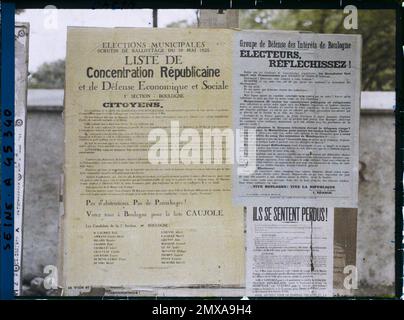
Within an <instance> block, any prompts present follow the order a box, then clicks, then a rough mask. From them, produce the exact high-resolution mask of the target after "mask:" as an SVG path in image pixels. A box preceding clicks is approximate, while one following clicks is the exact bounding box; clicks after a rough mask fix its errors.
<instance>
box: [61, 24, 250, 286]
mask: <svg viewBox="0 0 404 320" xmlns="http://www.w3.org/2000/svg"><path fill="white" fill-rule="evenodd" d="M231 38H232V32H231V31H229V30H220V31H219V30H203V29H182V30H181V29H169V30H168V29H158V30H153V29H134V28H133V29H132V28H114V29H106V28H69V30H68V38H67V39H68V40H67V60H66V94H65V115H64V116H65V126H66V129H65V130H66V132H65V134H66V141H65V144H66V148H65V215H64V249H63V252H64V256H63V276H64V282H65V283H64V285H65V289H66V290H67V291H66V292H69V290H75V289H83V290H85V289H89V288H90V287H105V286H132V287H136V286H140V287H142V286H154V287H166V286H194V285H196V286H198V285H202V286H211V285H215V286H223V287H229V286H241V285H243V283H244V235H243V234H244V233H243V211H242V207H234V206H233V205H232V201H231V165H230V164H209V165H207V164H202V163H201V164H197V163H191V164H186V163H184V162H187V159H188V158H187V154H188V153H189V152H187V150H182V149H181V148H182V147H183V145H185V144H187V141H183V140H181V139H182V138H181V139H179V140H178V136H180V137H181V133H182V132H183V129H184V128H193V129H196V130H197V131H198V132H199V133H200V134H201V138H200V141H201V144H202V141H203V139H202V131H203V129H206V128H211V129H213V128H218V129H220V130H224V129H226V128H231V124H232V101H231V99H232V92H231V90H232V85H231V81H232V60H231V59H229V57H231V50H232V39H231ZM184 69H187V70H189V71H184ZM170 70H171V71H170ZM176 70H179V71H176ZM181 70H182V71H181ZM212 70H213V71H212ZM217 70H218V71H217ZM181 72H182V73H181ZM189 74H190V76H187V75H189ZM156 128H159V130H160V131H157V135H158V133H164V132H166V133H167V140H168V149H169V150H167V154H168V156H169V158H168V162H167V163H161V164H158V165H155V164H151V163H150V161H149V152H150V150H151V148H152V147H153V145H155V144H156V143H158V142H159V141H160V142H161V137H162V136H159V137H160V140H159V138H156V135H154V136H153V135H151V131H152V130H153V129H156ZM154 132H155V133H156V131H154ZM192 132H194V131H192ZM150 137H152V138H153V137H154V138H156V139H155V140H153V139H152V142H150ZM176 144H178V146H177V147H178V148H176ZM188 151H189V150H188ZM212 153H214V151H212ZM159 154H160V155H161V154H165V152H164V150H160V153H159ZM202 154H203V152H202V151H201V153H200V159H202Z"/></svg>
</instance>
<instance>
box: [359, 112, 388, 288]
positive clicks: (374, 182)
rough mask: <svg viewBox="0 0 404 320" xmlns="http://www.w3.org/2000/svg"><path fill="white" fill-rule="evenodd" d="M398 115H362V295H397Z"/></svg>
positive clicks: (360, 254) (360, 280) (360, 250)
mask: <svg viewBox="0 0 404 320" xmlns="http://www.w3.org/2000/svg"><path fill="white" fill-rule="evenodd" d="M394 130H395V126H394V114H393V112H391V113H388V114H386V113H379V114H372V113H370V114H367V113H362V114H361V125H360V164H361V166H360V168H361V170H360V183H359V217H358V240H357V243H358V250H357V252H358V254H357V261H358V273H359V289H360V290H359V292H358V294H361V295H391V294H394V225H395V223H394V222H395V219H394V181H395V176H394V173H395V169H394V163H395V160H394V159H395V134H394Z"/></svg>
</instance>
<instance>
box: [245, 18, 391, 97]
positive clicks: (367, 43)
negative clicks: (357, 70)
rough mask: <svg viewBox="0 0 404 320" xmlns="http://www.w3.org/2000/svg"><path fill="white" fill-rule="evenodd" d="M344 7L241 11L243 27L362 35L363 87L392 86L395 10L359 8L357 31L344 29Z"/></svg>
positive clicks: (381, 88) (383, 87)
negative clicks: (341, 8) (335, 8)
mask: <svg viewBox="0 0 404 320" xmlns="http://www.w3.org/2000/svg"><path fill="white" fill-rule="evenodd" d="M346 16H347V15H346V14H344V13H343V10H244V11H242V14H241V22H240V27H241V28H243V29H280V30H302V31H311V32H319V33H356V34H361V35H362V41H363V44H362V47H363V48H362V90H364V91H379V90H386V91H389V90H391V91H393V90H394V89H395V12H394V11H393V10H358V30H346V29H345V28H344V25H343V22H344V19H345V17H346Z"/></svg>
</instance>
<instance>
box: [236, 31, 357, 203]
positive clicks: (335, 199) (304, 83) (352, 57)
mask: <svg viewBox="0 0 404 320" xmlns="http://www.w3.org/2000/svg"><path fill="white" fill-rule="evenodd" d="M360 52H361V38H360V36H357V35H329V34H310V33H299V32H267V31H265V32H239V33H236V34H235V41H234V50H233V59H234V70H233V72H234V79H233V80H234V86H235V87H236V88H237V90H234V91H233V98H234V110H233V114H234V126H235V128H240V129H244V131H245V132H246V133H247V130H255V132H256V141H252V140H251V141H249V138H250V137H251V136H252V135H251V134H248V138H245V141H241V142H240V143H239V147H238V149H237V151H238V154H239V157H240V158H241V161H240V159H239V166H240V163H241V164H242V163H243V157H244V156H245V155H246V154H248V156H247V157H245V159H246V160H245V161H244V168H243V170H240V169H239V168H236V169H235V170H234V172H233V196H234V199H235V201H236V202H237V203H239V204H244V205H249V206H256V205H266V204H267V203H268V201H270V203H271V204H272V205H280V206H282V205H283V206H288V205H290V204H291V203H292V204H298V205H306V206H313V205H316V206H325V207H343V208H355V207H357V203H358V150H359V146H358V136H359V111H360V110H359V109H360V103H359V99H360V92H361V88H360V63H361V59H360ZM246 136H247V134H246ZM244 149H245V150H244ZM255 154H256V156H255V159H254V161H251V159H252V157H251V155H255Z"/></svg>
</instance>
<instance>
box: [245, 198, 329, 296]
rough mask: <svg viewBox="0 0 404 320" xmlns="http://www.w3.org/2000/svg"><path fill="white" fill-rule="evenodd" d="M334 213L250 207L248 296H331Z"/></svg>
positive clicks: (248, 226)
mask: <svg viewBox="0 0 404 320" xmlns="http://www.w3.org/2000/svg"><path fill="white" fill-rule="evenodd" d="M333 222H334V209H333V208H326V207H273V206H267V207H248V208H247V254H246V256H247V267H246V288H247V295H248V296H255V297H271V296H272V297H280V296H289V297H291V296H292V297H293V296H294V297H298V296H299V297H300V296H301V297H303V296H305V297H309V296H312V297H325V296H332V294H333V237H334V223H333Z"/></svg>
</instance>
